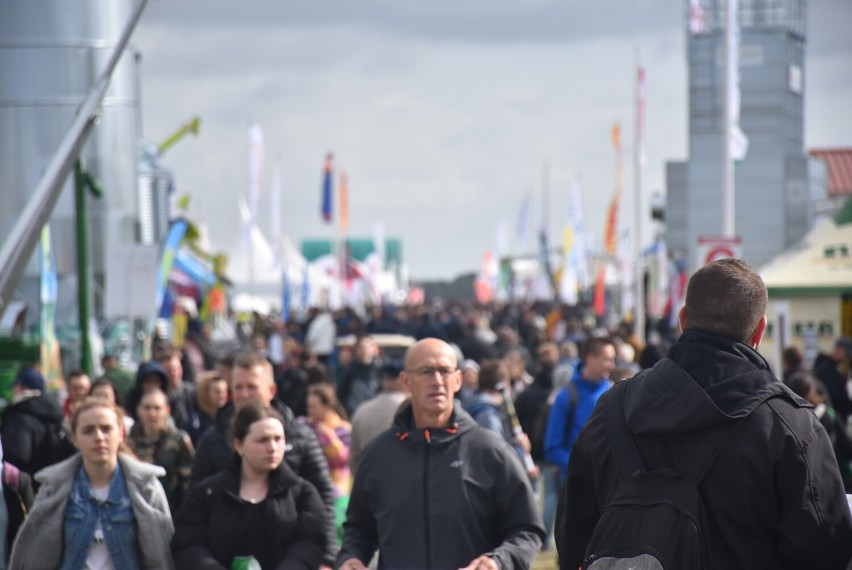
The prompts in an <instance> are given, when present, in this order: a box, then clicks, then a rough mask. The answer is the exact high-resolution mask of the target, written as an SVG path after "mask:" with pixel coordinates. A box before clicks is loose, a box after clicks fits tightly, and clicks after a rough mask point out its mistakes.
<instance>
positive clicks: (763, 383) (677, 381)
mask: <svg viewBox="0 0 852 570" xmlns="http://www.w3.org/2000/svg"><path fill="white" fill-rule="evenodd" d="M779 396H780V397H784V398H786V399H788V400H790V401H791V402H793V403H794V404H795V405H797V406H800V407H807V406H809V404H808V403H807V402H806V401H805V400H803V399H801V398H799V397H798V396H796V395H795V394H793V392H791V391H790V390H789V389H788V388H787V387H786V386H784V385H783V384H782V383H781V382H780V381H779V380H778V379H777V378H775V376H773V375H772V373H771V372H770V371H769V364H768V363H767V362H766V359H764V358H763V356H761V355H760V354H759V353H758V352H756V351H755V350H754V349H752V348H751V347H749V346H747V345H745V344H743V343H741V342H738V341H736V340H734V339H731V338H727V337H724V336H720V335H716V334H712V333H708V332H705V331H700V330H695V329H690V330H688V331H686V332H685V333H684V334H683V335H681V337H680V339H679V340H678V342H677V343H675V344H674V345H673V346H672V347H671V349H670V350H669V354H668V357H667V358H664V359H663V360H661V361H660V362H658V363H657V364H656V365H655V366H654V367H653V368H650V369H648V370H644V371H642V372H640V373H639V374H637V375H636V376H635V377H634V378H632V379H630V380H627V385H626V387H625V393H624V398H625V402H624V406H625V416H626V418H627V423H628V425H629V426H630V428H631V430H632V431H633V432H634V433H636V434H664V433H678V432H684V431H690V430H694V429H703V428H707V427H711V426H716V425H720V424H722V423H724V422H726V421H729V420H731V419H736V418H743V417H746V416H748V415H749V414H751V413H752V412H753V411H754V410H755V408H757V406H759V405H760V404H761V403H763V402H764V401H766V400H767V399H769V398H773V397H779Z"/></svg>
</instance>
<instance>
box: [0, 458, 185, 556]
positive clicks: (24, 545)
mask: <svg viewBox="0 0 852 570" xmlns="http://www.w3.org/2000/svg"><path fill="white" fill-rule="evenodd" d="M82 464H83V461H82V458H81V457H80V454H79V453H78V454H76V455H73V456H72V457H70V458H69V459H66V460H65V461H62V462H60V463H57V464H56V465H53V466H51V467H48V468H46V469H44V470H42V471H40V472H39V473H37V474H36V476H35V478H36V480H37V481H38V482H39V483H41V488H40V489H39V492H38V495H37V496H36V499H35V503H33V507H32V509H30V515H29V516H28V517H27V519H26V521H24V524H23V525H22V526H21V529H20V530H19V531H18V537H17V538H16V539H15V546H14V548H13V549H12V558H11V560H10V562H9V569H10V570H57V569H58V568H66V567H71V566H63V560H64V559H65V558H66V555H67V557H70V558H71V559H72V561H71V562H68V563H67V564H69V565H71V564H75V563H76V560H77V555H78V553H82V554H80V556H82V559H81V560H85V556H86V555H87V554H88V552H89V546H91V540H92V539H93V530H94V523H90V524H92V527H91V528H90V530H86V529H84V528H82V527H83V526H84V525H85V524H86V523H85V522H84V520H83V519H84V518H85V513H87V512H88V511H87V510H86V509H88V508H89V507H97V505H96V504H90V503H89V502H87V501H86V500H85V499H83V498H82V497H84V496H86V495H84V494H81V492H80V491H79V490H78V489H77V484H78V480H77V477H78V475H79V474H80V468H81V466H82ZM118 465H119V466H120V471H118V472H117V476H116V477H115V478H114V479H113V481H112V484H111V486H110V491H109V494H108V496H107V501H105V504H104V505H103V506H102V507H100V513H101V517H102V518H101V524H102V526H104V534H105V535H106V536H109V533H110V532H112V533H113V535H114V536H113V538H112V539H111V540H107V541H106V542H105V543H106V544H107V548H109V549H110V550H111V551H112V550H113V549H115V548H118V549H119V554H118V555H115V554H113V555H112V556H113V561H114V562H115V567H116V568H137V567H138V568H141V569H142V570H174V563H173V562H172V557H171V549H170V547H169V543H170V542H171V538H172V533H173V532H174V526H173V525H172V519H171V515H170V513H169V505H168V503H167V502H166V494H165V493H164V492H163V486H162V485H160V482H159V481H158V480H157V478H158V477H161V476H163V475H164V474H165V471H164V470H163V468H161V467H158V466H156V465H148V464H147V463H142V462H141V461H138V460H137V459H135V458H133V457H131V456H130V455H125V454H124V453H119V454H118ZM119 474H120V475H119ZM116 485H120V486H121V487H122V489H124V490H123V491H121V490H119V489H117V488H116V487H115V486H116ZM86 492H88V493H91V491H89V490H88V489H86ZM72 495H76V497H75V498H73V499H72ZM123 495H125V496H123ZM128 498H129V505H130V508H131V509H132V516H130V515H128V513H127V512H126V511H124V512H123V514H122V508H123V505H126V504H127V503H126V502H125V501H126V499H128ZM71 504H74V505H76V507H70V506H69V505H71ZM77 508H79V509H81V510H82V511H83V513H84V514H83V515H82V516H81V515H79V514H78V515H76V516H78V517H79V519H78V520H76V521H75V522H73V523H72V522H70V521H68V520H67V519H66V511H71V512H68V513H67V514H68V516H72V517H73V516H75V515H73V514H72V513H73V511H74V510H75V509H77ZM96 512H97V511H96ZM122 517H123V518H122ZM128 518H130V521H129V525H130V529H132V530H131V531H130V532H132V534H131V535H130V536H132V537H133V540H134V541H135V543H134V544H133V546H132V547H127V546H126V542H123V541H124V540H125V534H124V533H125V531H126V529H127V528H128V526H123V527H122V526H121V525H123V524H124V525H126V524H127V523H128V521H127V519H128ZM106 521H109V522H106ZM110 522H111V523H113V524H112V526H113V527H114V528H113V529H112V531H110V530H108V529H107V528H106V527H107V526H110ZM75 525H76V529H75V528H74V527H75ZM115 525H119V526H118V530H117V531H116V528H115ZM66 534H68V535H69V538H67V539H66ZM71 535H74V536H79V537H80V538H79V541H80V542H79V544H83V547H81V548H78V549H76V550H69V548H72V549H73V548H76V546H75V545H76V544H78V543H77V542H75V539H74V538H71V537H70V536H71ZM122 548H124V551H125V552H134V553H135V560H136V561H135V563H134V562H133V559H132V558H130V557H129V555H127V556H128V557H127V558H124V557H123V556H125V554H122V551H121V549H122ZM126 560H130V562H125V561H126ZM80 564H82V562H80ZM78 567H79V566H78Z"/></svg>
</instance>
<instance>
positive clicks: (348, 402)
mask: <svg viewBox="0 0 852 570" xmlns="http://www.w3.org/2000/svg"><path fill="white" fill-rule="evenodd" d="M381 386H382V380H381V378H380V375H379V363H378V361H377V360H373V362H371V363H370V364H365V363H363V362H359V361H357V360H356V361H353V362H352V364H350V365H349V369H348V370H347V371H346V375H345V376H344V377H343V381H342V382H341V383H340V386H339V387H338V389H337V393H338V396H339V400H340V403H341V404H343V407H344V408H345V409H346V413H347V414H349V417H350V418H351V417H352V414H354V413H355V410H356V409H358V406H360V405H361V404H363V403H364V402H366V401H367V400H369V399H370V398H372V397H373V396H375V395H376V394H377V393H378V391H379V388H381Z"/></svg>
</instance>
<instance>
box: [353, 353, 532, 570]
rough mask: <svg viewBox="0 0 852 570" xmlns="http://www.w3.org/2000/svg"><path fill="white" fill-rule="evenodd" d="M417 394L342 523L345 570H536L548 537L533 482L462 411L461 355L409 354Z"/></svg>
mask: <svg viewBox="0 0 852 570" xmlns="http://www.w3.org/2000/svg"><path fill="white" fill-rule="evenodd" d="M402 380H403V382H404V383H405V385H406V387H407V388H408V389H409V390H410V392H411V403H410V404H404V405H403V408H402V409H401V410H400V411H399V412H398V413H397V415H396V417H395V418H394V425H393V427H392V428H391V429H389V430H387V431H385V432H384V433H382V434H381V435H379V436H378V437H376V439H374V440H373V441H371V442H370V443H369V445H367V447H366V449H365V450H364V453H363V455H362V458H361V462H360V463H359V465H358V471H357V472H356V473H355V482H354V485H353V488H352V494H351V496H350V499H349V508H348V510H347V512H346V522H345V523H344V524H343V545H342V546H341V549H340V554H339V555H338V565H339V568H341V570H363V569H365V568H366V565H367V564H368V563H369V562H370V559H371V558H372V557H373V554H374V552H375V551H376V549H377V548H378V550H379V566H378V567H379V568H465V569H468V570H471V569H474V568H478V569H479V570H497V569H499V568H516V569H519V570H520V569H525V568H529V567H530V566H531V564H532V562H533V560H534V559H535V556H536V554H537V553H538V549H539V547H540V546H541V537H542V536H544V529H543V528H542V526H541V515H540V514H539V512H538V507H537V506H536V504H535V496H534V495H533V492H532V489H531V488H530V483H529V481H528V479H527V476H526V474H525V473H524V468H523V466H522V465H521V462H520V460H519V459H518V456H517V455H516V454H515V452H514V451H513V450H512V448H511V447H510V446H509V444H507V443H506V442H505V441H501V440H500V439H499V438H497V437H495V436H494V434H492V433H488V432H487V431H486V430H485V429H483V428H481V427H479V426H478V425H477V424H476V422H474V421H473V418H471V417H470V415H469V414H468V413H467V412H465V411H464V410H463V409H462V408H461V406H460V405H454V396H455V393H456V392H457V391H458V389H459V388H460V386H461V372H460V371H459V369H458V364H457V361H456V354H455V351H454V350H453V349H452V347H450V345H448V344H447V343H445V342H444V341H441V340H438V339H436V338H427V339H424V340H422V341H420V342H418V343H417V344H415V345H413V346H412V347H411V348H409V349H408V352H407V353H406V357H405V371H404V372H403V373H402Z"/></svg>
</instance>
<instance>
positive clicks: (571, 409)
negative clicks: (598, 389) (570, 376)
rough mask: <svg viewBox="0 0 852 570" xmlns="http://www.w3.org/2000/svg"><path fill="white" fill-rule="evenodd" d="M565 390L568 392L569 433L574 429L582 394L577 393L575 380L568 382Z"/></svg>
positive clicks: (567, 424) (567, 423)
mask: <svg viewBox="0 0 852 570" xmlns="http://www.w3.org/2000/svg"><path fill="white" fill-rule="evenodd" d="M565 389H566V390H568V421H567V422H565V424H566V426H567V428H568V433H571V429H572V428H573V427H574V416H575V414H576V413H577V403H578V402H579V401H580V393H579V392H577V385H576V384H574V381H573V380H568V383H567V384H565Z"/></svg>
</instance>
